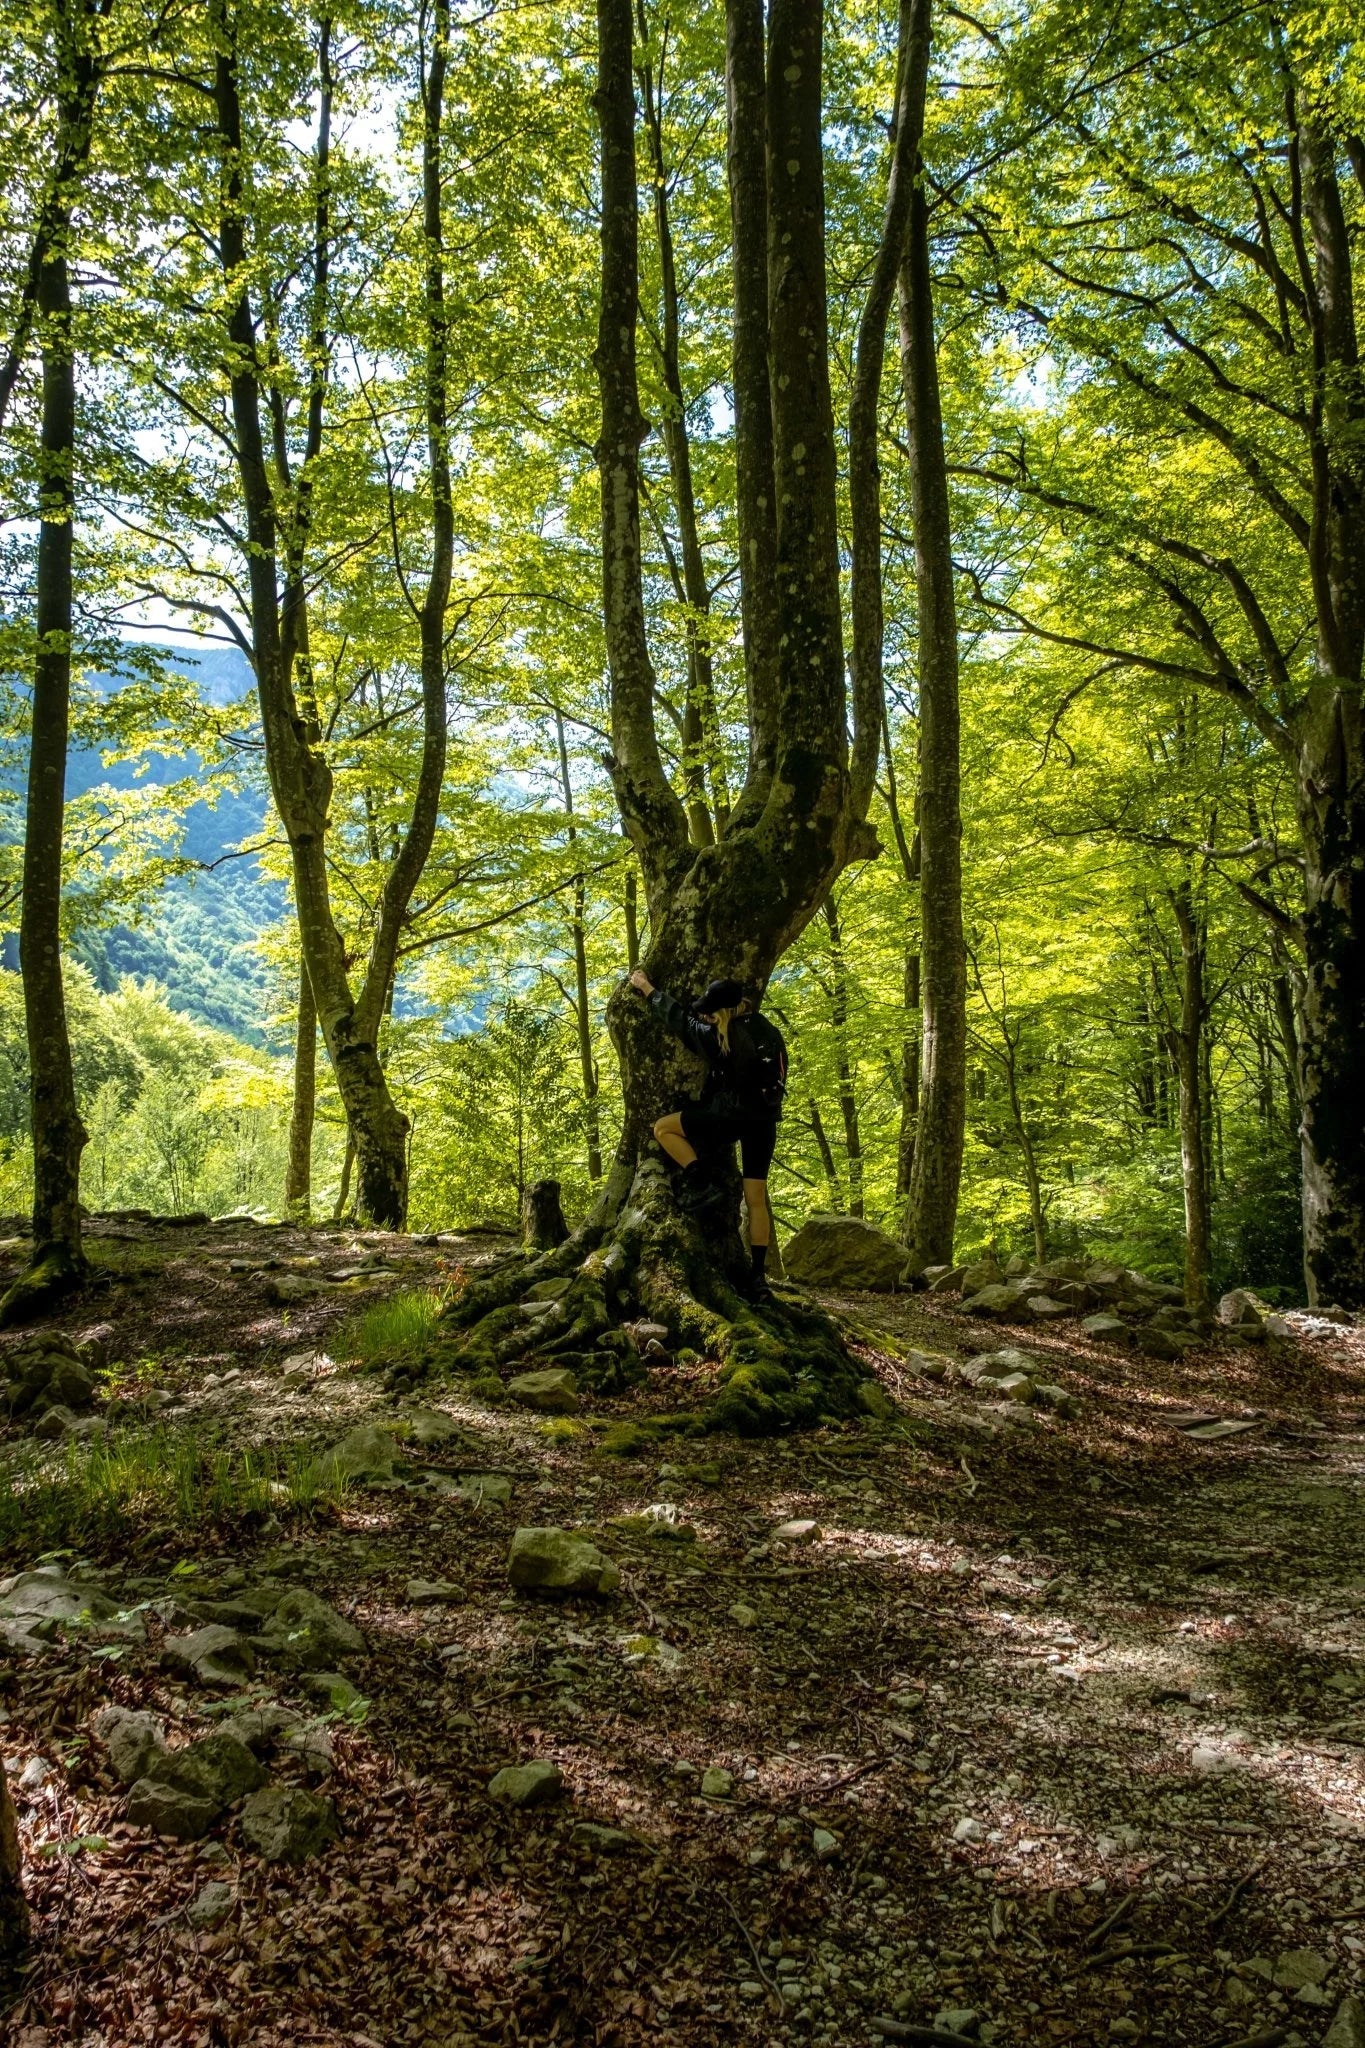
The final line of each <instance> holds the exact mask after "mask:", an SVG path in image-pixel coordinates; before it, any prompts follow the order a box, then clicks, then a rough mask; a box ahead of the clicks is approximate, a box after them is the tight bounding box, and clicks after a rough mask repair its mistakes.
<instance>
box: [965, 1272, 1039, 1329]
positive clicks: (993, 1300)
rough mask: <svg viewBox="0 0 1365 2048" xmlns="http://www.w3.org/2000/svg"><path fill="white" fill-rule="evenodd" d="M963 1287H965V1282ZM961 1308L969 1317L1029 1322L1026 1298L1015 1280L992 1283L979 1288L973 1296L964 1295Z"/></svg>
mask: <svg viewBox="0 0 1365 2048" xmlns="http://www.w3.org/2000/svg"><path fill="white" fill-rule="evenodd" d="M963 1286H964V1288H965V1286H966V1281H965V1280H964V1282H963ZM962 1306H963V1309H964V1310H965V1312H966V1313H967V1314H968V1315H969V1316H985V1317H986V1318H987V1319H988V1320H1000V1321H1004V1322H1014V1323H1026V1322H1027V1321H1028V1320H1029V1311H1028V1296H1027V1294H1026V1293H1025V1292H1024V1290H1023V1288H1022V1287H1021V1285H1020V1283H1019V1282H1018V1281H1017V1280H1011V1281H1009V1282H1007V1283H1004V1284H1001V1283H992V1285H990V1286H989V1287H982V1288H979V1289H978V1290H977V1292H976V1293H975V1294H972V1295H964V1298H963V1302H962Z"/></svg>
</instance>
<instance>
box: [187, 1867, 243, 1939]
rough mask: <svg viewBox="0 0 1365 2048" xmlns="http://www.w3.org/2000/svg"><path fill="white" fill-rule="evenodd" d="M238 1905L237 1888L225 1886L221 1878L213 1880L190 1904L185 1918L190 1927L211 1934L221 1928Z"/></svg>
mask: <svg viewBox="0 0 1365 2048" xmlns="http://www.w3.org/2000/svg"><path fill="white" fill-rule="evenodd" d="M236 1903H237V1891H236V1887H235V1886H233V1885H230V1884H224V1882H223V1880H222V1879H221V1878H217V1877H215V1878H212V1879H211V1880H210V1881H209V1883H208V1884H206V1885H205V1886H204V1888H203V1890H202V1891H201V1892H199V1893H198V1894H197V1895H196V1896H195V1897H194V1898H192V1899H191V1900H190V1902H189V1905H188V1906H187V1907H186V1908H185V1918H186V1919H187V1920H188V1921H189V1923H190V1926H191V1927H193V1928H196V1929H197V1930H198V1931H199V1932H200V1933H202V1934H208V1933H211V1932H212V1930H213V1929H214V1928H215V1927H221V1926H222V1924H223V1922H224V1921H225V1920H226V1919H227V1916H228V1914H229V1913H230V1912H231V1911H232V1909H233V1907H234V1906H235V1905H236Z"/></svg>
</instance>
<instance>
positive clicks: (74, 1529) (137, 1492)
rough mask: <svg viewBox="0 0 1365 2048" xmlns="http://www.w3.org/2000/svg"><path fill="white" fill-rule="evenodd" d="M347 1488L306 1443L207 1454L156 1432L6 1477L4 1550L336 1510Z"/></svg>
mask: <svg viewBox="0 0 1365 2048" xmlns="http://www.w3.org/2000/svg"><path fill="white" fill-rule="evenodd" d="M340 1499H341V1488H340V1487H339V1486H338V1484H337V1483H336V1481H335V1478H334V1477H332V1476H329V1473H328V1470H327V1467H326V1461H325V1460H324V1461H319V1460H317V1459H316V1458H315V1457H314V1456H313V1454H312V1452H311V1450H310V1449H309V1448H308V1447H307V1446H306V1445H303V1444H297V1445H286V1446H283V1447H281V1448H279V1449H273V1448H272V1449H268V1450H264V1451H243V1452H231V1451H221V1450H219V1451H206V1450H201V1449H200V1447H199V1446H198V1445H197V1444H195V1443H194V1441H193V1440H192V1439H191V1438H188V1437H184V1436H171V1435H169V1434H168V1433H166V1432H165V1431H162V1430H152V1431H149V1432H146V1433H145V1434H142V1435H138V1436H133V1435H130V1434H120V1435H118V1436H117V1437H115V1438H114V1440H113V1441H112V1442H111V1443H95V1444H91V1445H89V1446H84V1445H78V1444H68V1445H67V1447H66V1453H65V1456H64V1458H63V1460H62V1462H61V1463H60V1464H59V1465H53V1464H52V1462H51V1461H50V1460H45V1459H43V1458H42V1457H41V1456H40V1455H37V1454H30V1455H29V1456H28V1457H27V1458H24V1459H22V1460H20V1461H19V1462H18V1463H16V1464H13V1465H10V1466H8V1467H7V1468H6V1469H4V1470H0V1549H6V1550H9V1549H17V1550H21V1551H23V1552H24V1553H25V1554H27V1555H31V1554H32V1552H33V1549H34V1547H35V1545H39V1546H40V1545H43V1544H47V1545H49V1546H50V1545H51V1544H53V1543H56V1542H62V1543H72V1542H76V1543H87V1542H90V1541H91V1540H92V1539H97V1538H109V1537H115V1536H123V1537H127V1536H130V1535H134V1534H140V1533H144V1532H147V1531H150V1530H151V1529H154V1528H156V1529H164V1528H166V1527H167V1526H169V1527H171V1528H173V1529H176V1530H192V1529H204V1528H209V1527H213V1526H223V1525H231V1524H235V1523H241V1522H243V1521H246V1520H250V1519H252V1518H254V1517H257V1516H262V1515H265V1514H267V1513H272V1512H273V1513H276V1514H278V1513H280V1512H285V1513H288V1512H291V1511H292V1512H295V1513H302V1514H318V1513H330V1512H331V1511H332V1510H333V1509H335V1508H336V1507H337V1506H338V1505H339V1503H340Z"/></svg>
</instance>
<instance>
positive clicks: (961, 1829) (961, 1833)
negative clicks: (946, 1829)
mask: <svg viewBox="0 0 1365 2048" xmlns="http://www.w3.org/2000/svg"><path fill="white" fill-rule="evenodd" d="M986 1833H987V1830H986V1827H985V1825H984V1823H983V1822H981V1821H979V1820H972V1819H971V1818H970V1817H968V1816H965V1815H964V1817H963V1818H962V1819H961V1820H960V1821H959V1822H958V1823H957V1826H956V1827H955V1828H954V1829H953V1840H954V1841H955V1842H984V1841H985V1839H986Z"/></svg>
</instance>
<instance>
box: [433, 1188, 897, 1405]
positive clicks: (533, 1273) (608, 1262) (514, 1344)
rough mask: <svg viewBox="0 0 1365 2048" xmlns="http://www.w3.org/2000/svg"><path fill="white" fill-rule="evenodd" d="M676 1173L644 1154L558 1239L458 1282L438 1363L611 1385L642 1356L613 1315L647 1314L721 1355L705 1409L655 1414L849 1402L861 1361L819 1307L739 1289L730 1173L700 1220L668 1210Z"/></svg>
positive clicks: (483, 1373)
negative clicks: (551, 1293) (446, 1344)
mask: <svg viewBox="0 0 1365 2048" xmlns="http://www.w3.org/2000/svg"><path fill="white" fill-rule="evenodd" d="M675 1186H676V1183H675V1181H674V1179H673V1177H672V1175H671V1174H670V1173H669V1171H668V1170H667V1169H666V1168H665V1166H664V1165H663V1163H662V1161H661V1160H660V1159H659V1158H657V1157H651V1156H648V1155H646V1156H645V1157H644V1158H642V1159H641V1160H640V1162H639V1164H638V1166H637V1167H636V1168H635V1169H634V1171H633V1173H632V1174H631V1176H630V1178H629V1180H628V1182H626V1183H625V1185H624V1186H621V1187H620V1188H619V1191H618V1193H617V1196H616V1199H615V1201H614V1203H612V1204H610V1205H608V1204H607V1203H606V1202H599V1204H598V1207H597V1209H596V1210H595V1211H594V1214H593V1216H592V1217H591V1218H590V1219H589V1220H588V1223H586V1224H585V1225H583V1226H582V1227H581V1228H580V1229H579V1230H578V1231H576V1232H575V1233H574V1235H573V1237H571V1238H570V1239H569V1240H568V1241H567V1242H566V1243H565V1244H563V1245H560V1246H558V1247H556V1249H555V1250H554V1251H552V1252H548V1253H545V1254H543V1255H542V1256H541V1257H539V1258H534V1259H529V1260H523V1261H518V1262H517V1263H516V1265H515V1267H510V1268H504V1269H503V1270H502V1271H501V1272H499V1273H497V1274H495V1275H493V1276H491V1277H490V1279H489V1280H488V1281H483V1282H478V1283H476V1284H475V1286H473V1287H470V1288H467V1289H466V1290H465V1292H464V1293H463V1294H462V1295H460V1296H459V1297H458V1299H457V1301H456V1302H455V1303H454V1304H453V1305H452V1308H451V1310H450V1311H449V1313H448V1317H447V1321H448V1322H449V1323H450V1324H451V1325H452V1326H453V1327H454V1328H455V1329H458V1330H460V1331H461V1332H462V1333H463V1334H462V1336H461V1340H460V1341H459V1343H458V1344H457V1345H456V1346H455V1348H454V1349H453V1350H452V1351H450V1352H449V1353H448V1354H447V1356H446V1360H445V1363H446V1364H447V1365H448V1366H449V1367H450V1369H451V1370H453V1371H455V1372H458V1373H460V1374H462V1375H464V1374H469V1375H471V1376H472V1377H473V1378H474V1379H475V1381H476V1382H477V1381H479V1380H483V1381H484V1382H485V1383H487V1382H489V1381H491V1380H492V1379H493V1378H495V1377H498V1376H500V1373H501V1370H502V1369H503V1368H504V1367H506V1366H507V1365H509V1364H512V1363H514V1362H516V1361H518V1360H525V1361H526V1362H527V1363H544V1364H551V1363H563V1364H571V1365H572V1366H573V1367H574V1369H575V1370H576V1371H578V1372H579V1373H580V1375H581V1376H582V1377H583V1378H584V1379H585V1380H586V1382H587V1384H589V1385H591V1386H593V1387H594V1388H596V1389H597V1390H599V1391H602V1392H609V1391H616V1390H618V1389H619V1388H621V1387H622V1386H624V1385H626V1384H629V1383H630V1381H632V1380H638V1379H639V1378H640V1377H641V1376H642V1374H643V1372H644V1371H645V1369H646V1368H645V1367H644V1366H643V1365H642V1364H641V1362H640V1360H639V1359H638V1357H637V1353H636V1348H635V1345H634V1344H633V1342H632V1340H631V1338H630V1336H629V1334H628V1332H627V1330H626V1329H625V1327H623V1326H624V1325H626V1324H628V1323H631V1322H634V1321H638V1320H645V1321H648V1322H654V1323H659V1324H662V1325H663V1326H664V1327H665V1328H666V1329H667V1331H668V1333H669V1341H670V1344H671V1346H672V1347H673V1349H674V1350H680V1349H688V1350H693V1351H696V1352H699V1353H701V1354H702V1355H703V1356H705V1357H709V1358H713V1359H715V1360H716V1361H717V1364H718V1367H719V1385H718V1387H717V1390H716V1392H715V1394H714V1396H713V1397H712V1399H711V1400H710V1401H709V1402H708V1404H707V1406H706V1408H705V1409H704V1411H703V1412H702V1413H701V1414H700V1415H696V1416H675V1417H669V1418H665V1419H664V1420H663V1421H662V1422H661V1423H659V1426H660V1427H664V1428H667V1429H669V1430H675V1429H679V1428H687V1429H690V1430H700V1429H714V1430H727V1431H733V1432H734V1433H736V1434H737V1435H741V1436H768V1435H773V1434H775V1433H776V1432H777V1431H779V1430H783V1429H790V1428H794V1427H802V1426H809V1425H811V1424H813V1423H816V1422H818V1421H820V1420H822V1419H824V1418H828V1417H831V1416H843V1415H851V1414H854V1413H856V1412H857V1410H858V1407H859V1399H858V1388H859V1384H860V1382H861V1381H862V1380H864V1379H865V1378H866V1377H867V1373H866V1369H865V1368H864V1367H863V1366H862V1365H860V1364H859V1363H858V1361H857V1360H856V1359H855V1358H853V1357H852V1356H851V1355H850V1354H849V1352H848V1350H847V1348H846V1346H845V1344H844V1342H843V1339H842V1337H841V1335H840V1333H839V1330H838V1328H837V1327H836V1325H835V1324H834V1323H833V1322H832V1321H831V1320H830V1318H829V1317H828V1316H826V1315H825V1314H824V1313H823V1312H822V1311H820V1310H817V1309H813V1308H809V1307H806V1306H804V1305H803V1304H801V1303H799V1302H797V1301H794V1300H792V1299H790V1298H784V1299H781V1300H776V1301H773V1302H769V1303H765V1304H763V1305H762V1307H758V1306H756V1305H754V1304H752V1303H750V1302H748V1301H746V1300H745V1298H744V1296H743V1294H742V1293H741V1292H740V1283H741V1282H742V1280H743V1278H744V1276H745V1273H746V1270H747V1261H746V1259H745V1256H744V1251H743V1247H742V1245H741V1243H740V1239H739V1232H738V1229H737V1227H736V1218H737V1215H738V1201H739V1187H738V1181H737V1180H736V1182H735V1186H734V1189H733V1194H734V1200H733V1202H732V1203H730V1204H729V1205H728V1207H727V1206H726V1205H723V1204H721V1205H718V1209H717V1213H716V1214H715V1215H713V1216H712V1217H710V1218H709V1219H707V1220H706V1221H705V1222H702V1221H701V1220H699V1219H698V1218H696V1217H694V1216H690V1215H686V1214H683V1213H682V1212H681V1211H680V1210H679V1209H678V1207H677V1204H676V1201H675V1198H674V1190H675ZM564 1277H567V1278H568V1279H569V1285H568V1286H567V1287H566V1288H565V1290H564V1292H563V1293H562V1294H561V1295H559V1296H558V1297H557V1298H556V1299H555V1300H553V1301H552V1302H551V1304H550V1305H549V1307H548V1308H546V1309H544V1310H542V1311H540V1312H539V1313H537V1314H535V1315H532V1316H528V1315H527V1313H526V1306H525V1302H526V1295H527V1293H528V1291H529V1289H530V1288H531V1287H533V1286H534V1285H535V1284H536V1282H537V1281H541V1280H546V1279H560V1278H564ZM657 1421H658V1419H657V1418H656V1422H657Z"/></svg>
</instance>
